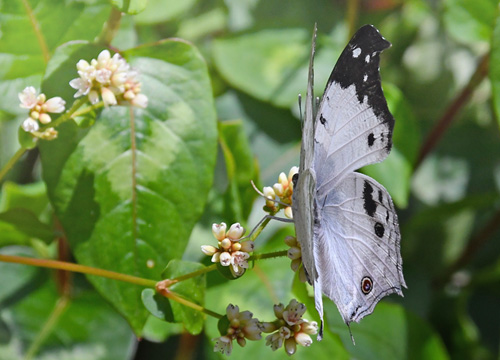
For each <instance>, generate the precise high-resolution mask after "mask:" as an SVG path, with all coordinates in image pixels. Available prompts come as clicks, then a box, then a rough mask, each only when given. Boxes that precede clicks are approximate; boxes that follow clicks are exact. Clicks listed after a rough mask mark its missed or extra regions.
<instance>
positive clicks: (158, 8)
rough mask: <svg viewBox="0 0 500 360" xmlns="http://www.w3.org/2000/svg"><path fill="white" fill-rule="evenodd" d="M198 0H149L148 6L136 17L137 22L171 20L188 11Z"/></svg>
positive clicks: (149, 22)
mask: <svg viewBox="0 0 500 360" xmlns="http://www.w3.org/2000/svg"><path fill="white" fill-rule="evenodd" d="M196 1H197V0H184V1H177V0H166V1H165V0H148V2H147V7H146V8H145V9H144V11H143V12H142V13H140V14H139V15H137V16H136V17H135V21H136V23H137V24H141V25H146V24H158V23H165V22H167V21H171V20H172V19H174V18H176V17H178V16H179V15H182V14H183V13H185V12H186V11H188V10H189V9H190V8H191V7H192V6H193V5H194V4H195V3H196Z"/></svg>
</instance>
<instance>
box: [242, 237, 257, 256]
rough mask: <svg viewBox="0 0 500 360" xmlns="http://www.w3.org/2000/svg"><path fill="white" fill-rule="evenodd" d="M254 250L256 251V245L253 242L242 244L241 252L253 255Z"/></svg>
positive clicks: (243, 242) (248, 241)
mask: <svg viewBox="0 0 500 360" xmlns="http://www.w3.org/2000/svg"><path fill="white" fill-rule="evenodd" d="M254 249H255V243H254V242H253V241H251V240H247V241H242V242H241V248H240V251H244V252H247V253H251V252H253V250H254Z"/></svg>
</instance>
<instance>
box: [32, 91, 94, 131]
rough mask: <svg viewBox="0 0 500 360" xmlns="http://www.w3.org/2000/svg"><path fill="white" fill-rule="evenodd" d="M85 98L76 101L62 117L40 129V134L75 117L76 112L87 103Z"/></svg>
mask: <svg viewBox="0 0 500 360" xmlns="http://www.w3.org/2000/svg"><path fill="white" fill-rule="evenodd" d="M87 100H88V99H87V97H86V96H84V97H82V98H80V99H78V100H76V101H75V102H74V103H73V105H72V106H71V108H70V109H69V110H68V111H66V112H65V113H64V114H63V115H61V116H59V117H58V118H57V119H55V120H54V121H52V122H50V123H48V124H47V125H45V126H43V127H42V128H41V129H40V132H43V131H44V130H45V129H47V128H49V127H53V128H55V127H56V126H58V125H60V124H62V123H63V122H65V121H66V120H68V119H71V118H73V117H74V116H75V114H76V113H77V110H78V109H79V108H80V107H81V106H82V105H83V104H85V103H86V102H87Z"/></svg>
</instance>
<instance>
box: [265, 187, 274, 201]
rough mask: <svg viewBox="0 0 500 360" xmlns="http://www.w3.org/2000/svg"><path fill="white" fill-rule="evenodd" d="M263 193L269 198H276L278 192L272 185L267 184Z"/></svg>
mask: <svg viewBox="0 0 500 360" xmlns="http://www.w3.org/2000/svg"><path fill="white" fill-rule="evenodd" d="M263 193H264V196H265V197H266V198H267V199H269V200H274V199H276V193H275V192H274V189H273V188H272V187H270V186H265V187H264V191H263Z"/></svg>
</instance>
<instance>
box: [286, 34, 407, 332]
mask: <svg viewBox="0 0 500 360" xmlns="http://www.w3.org/2000/svg"><path fill="white" fill-rule="evenodd" d="M315 39H316V29H315V30H314V35H313V45H312V51H311V60H310V65H309V81H308V87H307V97H306V104H305V119H304V125H303V133H302V149H301V153H300V168H299V174H298V179H295V180H296V183H295V186H294V193H293V217H294V222H295V231H296V235H297V239H298V241H299V242H300V244H301V247H302V261H303V264H304V269H305V271H306V275H307V278H308V281H309V282H310V283H311V284H312V285H313V287H314V298H315V304H316V309H317V311H318V313H319V314H320V317H321V320H322V322H323V300H322V295H323V294H325V295H326V296H328V297H329V298H330V299H332V300H333V301H334V302H335V304H336V305H337V308H338V309H339V311H340V314H341V315H342V318H343V320H344V322H345V323H346V324H347V325H349V323H351V322H352V321H356V322H359V321H360V320H361V319H362V318H363V317H365V316H366V315H369V314H371V313H372V312H373V309H374V307H375V305H376V304H377V303H378V301H379V300H380V299H382V298H383V297H384V296H386V295H389V294H391V293H396V294H398V295H401V296H403V293H402V287H403V286H404V287H406V284H405V281H404V278H403V271H402V259H401V253H400V245H399V244H400V239H401V236H400V233H399V225H398V219H397V214H396V211H395V209H394V205H393V203H392V199H391V197H390V195H389V193H388V192H387V190H386V189H385V188H384V187H383V186H382V185H380V184H379V183H377V182H376V181H375V180H373V179H372V178H370V177H368V176H366V175H363V174H361V173H358V172H355V170H357V169H359V168H361V167H363V166H365V165H368V164H373V163H376V162H380V161H382V160H384V159H385V158H386V157H387V155H388V154H389V152H390V150H391V146H392V130H393V127H394V118H393V117H392V115H391V113H390V112H389V109H388V108H387V103H386V100H385V97H384V93H383V91H382V86H381V82H380V73H379V62H380V58H379V54H380V53H381V52H382V51H383V50H385V49H387V48H389V47H390V45H391V44H390V43H389V42H388V41H387V40H386V39H385V38H384V37H383V36H382V35H381V34H380V33H379V31H378V30H377V29H376V28H375V27H373V26H371V25H365V26H363V27H362V28H361V29H359V30H358V31H357V33H356V34H355V35H354V36H353V38H352V39H351V41H350V42H349V44H347V46H346V48H345V49H344V51H343V52H342V54H341V55H340V57H339V59H338V61H337V64H336V65H335V67H334V69H333V71H332V73H331V75H330V78H329V79H328V82H327V85H326V89H325V92H324V94H323V97H322V99H321V101H320V103H319V106H318V108H317V111H316V113H315V112H314V96H313V78H314V72H313V59H314V52H315ZM322 325H323V324H322ZM322 328H323V326H321V330H320V332H319V335H318V339H321V337H322Z"/></svg>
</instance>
